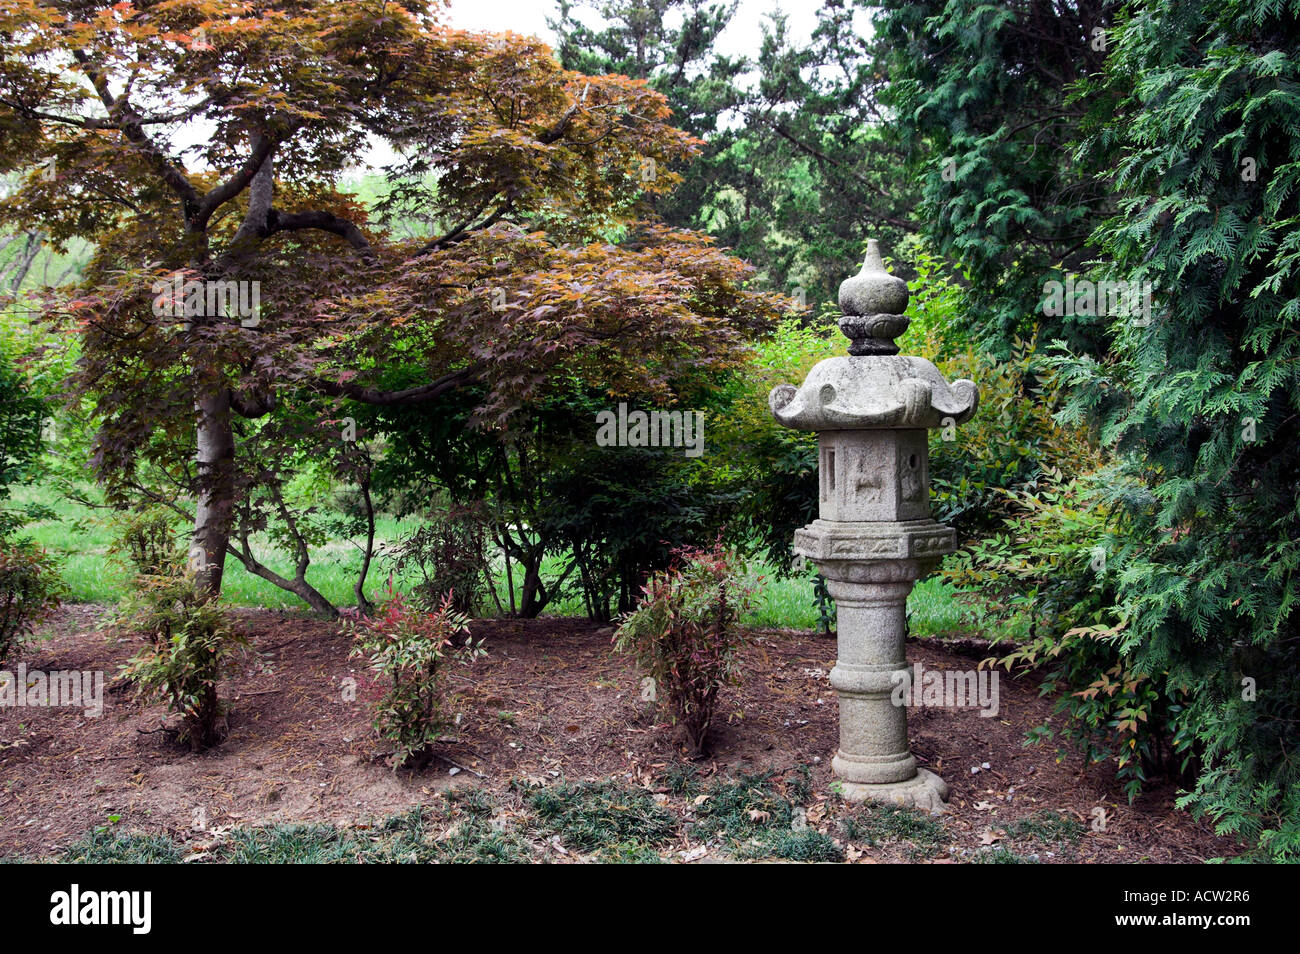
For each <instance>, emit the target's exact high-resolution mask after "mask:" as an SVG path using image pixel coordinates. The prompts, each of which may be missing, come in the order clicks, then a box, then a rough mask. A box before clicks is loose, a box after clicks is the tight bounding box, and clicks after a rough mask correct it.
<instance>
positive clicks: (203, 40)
mask: <svg viewBox="0 0 1300 954" xmlns="http://www.w3.org/2000/svg"><path fill="white" fill-rule="evenodd" d="M439 12H440V10H439V6H438V5H436V4H429V3H424V2H415V0H412V2H404V3H393V2H380V0H359V2H347V3H341V2H326V0H278V2H269V3H253V2H236V0H201V2H189V0H167V2H150V0H142V2H134V3H132V2H121V3H114V4H109V3H103V2H95V0H7V2H6V3H5V5H4V6H3V8H0V40H2V41H3V49H4V53H3V59H2V60H0V136H2V139H0V143H2V144H0V174H6V173H15V172H16V173H22V174H24V176H25V178H24V179H23V180H22V186H21V188H20V189H18V190H17V191H16V192H14V193H13V194H12V195H10V196H9V197H8V198H7V199H6V200H5V201H4V202H3V203H2V204H0V226H2V227H5V228H9V229H15V228H17V229H22V228H26V229H40V230H41V231H42V232H43V233H44V234H45V235H47V236H48V237H49V239H50V241H51V242H53V243H55V244H56V245H57V244H58V243H64V242H67V241H68V240H70V239H72V238H73V237H75V236H80V237H83V238H86V239H88V240H90V241H92V242H94V243H95V246H96V249H97V251H96V255H95V257H94V259H93V261H92V263H91V264H90V266H89V267H88V268H87V270H86V274H85V279H84V282H83V284H82V285H81V287H80V288H79V289H78V290H77V292H76V294H75V295H74V296H72V297H71V298H67V297H65V298H64V299H62V300H60V301H58V302H54V301H52V302H51V304H50V311H51V313H52V314H54V313H58V314H60V315H62V316H63V318H64V319H65V320H67V321H69V322H70V327H72V328H73V329H74V330H75V332H76V333H77V334H78V335H79V336H80V338H81V346H82V355H83V358H82V363H81V367H80V371H79V374H78V378H77V384H78V386H79V388H80V390H81V391H82V393H84V394H87V395H89V396H90V397H91V399H92V401H93V404H94V407H95V410H96V413H97V415H98V419H99V427H98V434H97V438H96V442H95V453H94V464H95V467H96V470H97V472H98V474H99V476H100V478H101V479H102V481H103V482H104V484H105V487H106V489H107V491H108V494H109V498H110V500H115V501H119V502H124V501H126V500H128V499H130V498H131V497H132V495H138V494H139V493H141V492H142V491H144V490H145V489H147V488H150V487H151V488H152V490H151V491H150V492H152V493H154V494H155V495H158V494H163V495H165V496H168V497H169V498H170V499H171V500H173V501H175V500H177V499H193V501H194V508H193V517H194V540H193V542H194V546H195V550H196V551H201V557H202V559H201V561H200V562H201V564H202V565H201V567H200V581H201V583H202V585H204V586H205V587H206V588H207V589H208V591H209V592H210V593H211V594H213V595H215V594H218V593H219V592H220V588H221V579H222V568H223V566H224V562H225V557H226V555H227V553H230V554H233V555H234V556H236V557H237V558H238V559H241V560H243V561H245V565H246V566H248V565H249V563H248V562H247V561H248V560H249V559H253V558H252V554H251V552H248V551H247V548H244V550H243V551H241V550H240V549H239V548H237V547H235V546H233V545H232V530H233V524H234V522H235V520H236V515H237V512H238V509H239V505H240V501H241V499H243V498H244V497H245V496H246V494H247V493H248V492H249V489H250V487H252V486H255V485H256V483H257V481H258V480H259V471H258V469H257V468H250V467H245V466H244V460H243V458H242V456H241V444H242V443H243V442H244V441H245V440H249V439H251V438H252V436H254V435H257V434H260V433H261V431H262V429H263V427H264V425H265V424H266V422H267V421H268V420H271V419H274V418H275V415H276V414H277V412H278V410H279V409H281V408H284V407H286V406H292V407H294V408H296V409H298V410H296V411H295V412H294V413H301V409H302V408H303V407H307V406H310V407H317V408H321V409H322V410H321V412H320V413H322V414H326V413H328V410H327V409H328V408H329V407H334V408H337V405H338V404H340V403H342V404H344V405H346V403H347V402H349V401H351V402H363V403H366V404H371V405H389V406H392V405H404V404H413V403H417V402H423V401H430V400H435V399H437V398H438V397H439V396H442V395H445V394H447V393H448V392H450V391H452V390H453V389H458V388H469V387H472V388H474V389H476V393H481V395H482V398H481V402H480V404H479V409H478V412H477V414H476V417H475V419H476V422H477V425H478V426H481V427H488V428H492V427H497V428H504V427H508V426H509V422H510V421H511V420H512V416H513V415H515V414H516V413H517V412H518V411H519V410H520V409H521V408H524V407H526V406H527V405H528V402H529V401H530V400H533V399H535V398H536V397H537V396H539V395H540V394H543V393H545V392H546V390H547V389H548V388H549V387H551V386H552V385H553V383H554V382H573V381H575V380H576V381H580V382H582V383H583V384H585V385H587V386H595V387H599V388H601V389H604V390H606V391H608V393H610V394H611V395H618V394H630V393H636V394H642V395H649V396H652V397H655V398H657V399H661V400H671V399H672V396H673V394H674V393H675V388H676V387H677V386H678V384H679V383H680V382H682V381H685V380H695V381H698V380H699V379H700V378H701V376H706V375H709V374H712V373H716V372H717V371H718V370H719V369H722V368H725V367H728V366H731V365H733V364H734V363H736V362H737V361H739V360H741V358H742V355H743V353H744V341H745V338H746V336H747V334H749V333H750V332H752V331H753V330H755V329H757V328H760V327H762V326H764V325H765V324H766V323H767V322H768V321H770V320H771V319H772V318H773V317H774V316H775V315H776V313H777V311H778V309H779V308H780V307H781V303H780V301H779V300H777V299H774V298H771V297H767V296H762V295H759V294H757V293H754V292H751V291H748V290H747V289H746V287H745V283H746V280H747V279H748V277H749V274H750V270H749V268H748V266H746V265H745V264H744V263H742V262H740V261H738V260H736V259H734V258H732V257H730V256H729V255H727V254H725V253H724V252H723V251H722V250H720V249H718V248H715V247H713V245H712V244H711V243H710V242H709V241H708V239H707V238H705V237H703V236H700V235H698V234H694V233H689V232H682V231H674V230H670V229H667V228H664V227H662V226H658V225H655V224H654V223H653V221H652V217H651V216H650V214H649V211H648V210H649V206H648V201H649V199H650V198H651V197H653V196H654V195H656V194H663V193H666V192H667V191H669V190H671V189H672V188H673V186H674V184H675V183H676V181H677V177H676V176H675V174H674V173H672V171H671V170H672V169H673V168H674V165H675V164H680V162H681V160H683V159H684V158H686V157H688V156H689V155H691V154H692V152H693V151H694V150H695V149H696V147H697V145H698V143H697V141H696V140H693V139H692V138H691V137H689V136H688V135H686V134H685V133H683V132H681V131H679V130H677V129H674V128H673V127H672V126H671V125H670V124H669V122H668V118H669V115H670V111H669V108H668V106H667V104H666V102H665V100H664V99H663V97H662V96H660V95H659V94H658V93H655V92H653V91H652V90H651V89H649V88H648V87H647V85H646V84H645V83H644V82H642V81H637V80H630V79H628V78H626V77H619V76H585V75H581V74H579V73H576V72H573V71H569V70H565V69H562V68H561V67H560V66H559V64H558V63H557V62H556V61H555V59H554V58H553V56H552V54H551V52H550V50H549V49H548V48H547V47H546V46H545V45H543V44H542V43H540V42H539V41H537V40H534V39H531V38H526V37H520V36H517V35H514V34H504V35H496V34H487V33H474V32H466V31H461V30H456V29H451V28H449V27H447V26H445V25H442V24H441V23H439V22H438V18H437V17H438V13H439ZM375 143H381V144H386V146H387V148H388V149H390V150H391V152H392V155H394V156H395V157H396V158H395V159H394V161H393V162H392V163H391V164H390V165H389V166H388V167H387V168H386V170H385V172H386V177H387V188H386V190H385V193H384V195H383V198H382V200H381V201H380V202H379V203H377V204H376V205H374V206H373V207H371V208H369V209H368V208H367V207H366V206H365V205H363V204H362V203H360V202H359V201H358V200H357V199H356V198H355V197H354V196H352V195H349V194H348V193H347V191H346V189H345V188H344V187H343V183H344V179H345V174H346V171H347V170H348V169H349V167H350V166H354V165H355V163H356V161H357V159H358V157H359V156H361V155H362V154H363V153H365V151H366V150H367V149H368V148H370V147H371V145H373V144H375ZM399 219H400V220H402V221H405V222H410V221H412V220H415V221H418V222H420V223H423V225H424V226H425V227H424V228H423V229H422V230H419V231H420V234H417V235H411V234H410V230H406V231H404V232H400V233H399V230H397V229H394V228H392V224H393V223H394V222H395V221H397V220H399ZM186 282H195V283H206V284H199V285H196V286H190V287H191V288H194V287H198V288H200V289H202V288H211V287H214V286H215V287H238V288H240V289H241V290H242V293H243V294H244V296H245V299H244V300H245V301H246V299H247V297H248V295H247V289H248V288H250V287H251V288H253V289H255V290H256V291H257V295H256V298H257V308H256V310H255V313H254V314H250V313H248V312H239V313H234V311H236V310H234V309H231V308H229V307H226V308H221V307H217V308H213V307H210V306H209V307H204V306H203V296H202V295H199V296H197V300H198V303H199V306H198V307H194V304H195V301H196V297H195V296H194V295H192V294H190V293H188V292H187V291H186V285H185V283H186ZM216 283H247V284H240V285H238V286H220V285H217V284H216ZM254 283H256V284H254ZM187 304H188V305H189V306H190V307H189V308H188V309H187V307H186V305H187ZM342 413H345V412H339V414H338V416H342ZM277 426H278V427H279V428H280V430H284V420H281V421H280V422H279V424H278V425H277ZM307 429H308V430H310V431H311V432H312V433H313V434H317V433H318V432H319V431H321V429H322V428H321V421H320V420H319V419H318V420H316V422H315V423H314V424H312V425H311V426H310V427H308V428H307ZM285 439H286V440H289V441H290V442H291V441H292V431H290V433H289V436H288V437H287V438H285ZM313 439H315V438H313ZM146 472H147V473H148V474H149V477H148V478H147V479H146V477H145V476H144V474H145V473H146ZM159 475H162V479H163V483H162V484H161V485H160V484H159V483H158V481H159ZM160 486H161V487H162V488H163V489H162V490H160V489H159V487H160ZM299 575H300V576H301V573H300V574H299ZM280 582H281V583H282V584H284V583H285V582H293V581H280ZM290 588H293V587H292V586H291V587H290ZM295 592H300V593H301V592H302V591H301V590H300V589H295Z"/></svg>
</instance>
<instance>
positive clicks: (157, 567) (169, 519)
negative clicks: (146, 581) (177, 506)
mask: <svg viewBox="0 0 1300 954" xmlns="http://www.w3.org/2000/svg"><path fill="white" fill-rule="evenodd" d="M175 521H176V517H175V515H174V514H172V513H171V512H170V511H166V510H162V509H160V508H149V509H145V510H136V511H127V512H124V513H118V514H116V515H114V518H113V521H112V522H113V528H114V534H113V537H114V539H113V543H112V545H111V546H110V547H109V553H112V554H115V555H118V556H121V557H124V558H125V559H126V561H127V562H128V563H129V564H130V566H131V569H133V570H134V571H135V572H136V573H137V574H143V575H145V576H158V575H160V574H165V573H167V571H168V567H170V566H171V565H172V564H174V563H175V562H176V529H175V527H174V524H175Z"/></svg>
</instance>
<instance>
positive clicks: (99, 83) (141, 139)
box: [72, 50, 202, 222]
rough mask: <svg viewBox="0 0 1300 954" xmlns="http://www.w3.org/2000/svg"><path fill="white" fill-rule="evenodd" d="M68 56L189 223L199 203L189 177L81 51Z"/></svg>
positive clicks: (198, 197)
mask: <svg viewBox="0 0 1300 954" xmlns="http://www.w3.org/2000/svg"><path fill="white" fill-rule="evenodd" d="M72 55H73V57H74V58H75V59H76V61H77V62H78V63H79V64H81V68H82V70H83V71H84V72H85V74H86V78H87V79H89V80H90V85H91V86H93V87H94V88H95V92H96V93H98V94H99V99H100V101H101V102H102V103H103V104H104V108H105V109H107V110H108V115H109V117H110V118H111V117H113V116H117V117H118V121H117V122H118V125H117V127H116V128H117V129H118V130H120V131H121V133H122V135H124V136H126V138H127V140H128V141H130V142H131V143H132V144H133V145H135V147H136V149H137V150H139V152H140V153H141V155H143V156H144V158H145V160H146V161H148V162H149V164H150V165H152V166H153V167H154V170H155V171H156V172H157V173H158V174H159V175H160V176H161V177H162V180H163V182H164V183H165V184H166V185H167V186H168V188H170V189H171V190H172V191H173V192H175V193H176V195H177V196H179V197H180V200H181V205H182V207H183V208H184V210H185V218H186V221H187V222H192V221H193V219H194V217H195V215H196V214H197V213H198V211H199V208H200V206H201V204H202V199H201V197H200V196H199V190H198V189H196V188H194V184H193V183H192V182H190V180H189V177H188V176H186V175H185V173H184V172H182V171H181V170H180V169H179V168H177V167H176V166H175V165H174V164H173V163H172V162H171V160H170V159H168V158H167V156H166V154H165V153H164V152H163V151H162V149H161V148H160V147H159V146H158V144H157V143H156V142H154V141H153V140H152V139H151V138H149V135H148V134H147V133H146V132H145V131H144V126H143V125H142V124H141V122H140V117H139V116H138V115H137V113H136V111H135V108H134V107H133V106H132V105H131V104H130V102H128V101H127V99H126V97H125V96H122V97H119V98H115V97H114V96H113V93H112V91H111V90H110V89H109V88H108V80H107V79H105V78H104V74H103V73H101V72H100V71H99V70H98V69H96V68H95V67H94V66H93V65H92V64H91V62H90V57H89V56H87V55H86V52H85V51H84V50H73V51H72Z"/></svg>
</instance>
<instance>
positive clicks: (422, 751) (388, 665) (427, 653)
mask: <svg viewBox="0 0 1300 954" xmlns="http://www.w3.org/2000/svg"><path fill="white" fill-rule="evenodd" d="M344 626H345V627H346V628H347V629H348V630H350V631H351V632H352V634H353V638H354V639H355V640H356V646H355V648H354V649H353V650H352V655H353V656H361V657H364V658H365V659H366V660H367V663H368V665H369V667H370V668H371V669H372V670H373V671H374V672H376V673H378V674H379V676H380V677H381V679H383V680H384V681H386V682H387V685H386V687H385V688H384V690H383V691H382V694H381V695H380V696H379V698H378V699H376V700H375V703H374V726H375V731H376V732H377V733H378V734H379V736H380V737H381V738H383V739H385V740H386V741H388V742H390V743H392V744H393V745H394V747H395V748H394V751H393V754H392V757H391V763H392V765H393V766H394V767H397V766H399V765H407V766H418V765H423V764H424V762H425V761H427V758H428V754H429V749H430V747H431V746H432V745H433V744H434V743H435V742H436V741H437V740H438V737H439V736H441V735H442V734H443V732H444V731H445V730H446V729H447V727H448V726H449V725H450V724H451V722H450V719H449V718H448V715H447V707H446V689H445V687H444V685H443V683H444V678H443V677H444V675H445V673H446V669H447V665H448V663H451V662H459V663H462V664H467V663H469V662H472V661H473V660H474V659H476V658H478V657H479V656H481V655H484V652H485V651H484V650H483V648H482V640H480V641H479V642H478V643H474V642H473V641H466V642H465V643H464V644H463V645H457V644H456V640H457V638H458V637H460V636H461V635H462V634H464V633H466V632H468V629H469V620H468V619H467V618H466V617H465V616H464V615H462V614H460V613H458V612H456V610H455V609H454V608H453V606H452V598H451V594H448V595H446V596H445V597H443V601H442V603H441V605H439V606H438V608H437V609H435V610H434V611H433V612H424V611H422V610H419V609H416V608H415V607H413V606H411V605H410V604H409V603H408V602H407V599H406V597H405V596H403V595H402V594H401V593H399V592H397V591H396V590H394V589H393V587H392V585H391V584H390V585H389V587H388V599H387V601H386V602H385V603H384V607H383V611H382V612H381V613H380V614H379V615H378V616H375V617H369V618H368V617H361V618H359V619H358V620H356V621H347V622H345V623H344Z"/></svg>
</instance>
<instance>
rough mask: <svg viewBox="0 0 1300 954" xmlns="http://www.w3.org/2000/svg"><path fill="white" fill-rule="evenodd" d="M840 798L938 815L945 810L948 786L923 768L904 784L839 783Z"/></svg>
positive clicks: (946, 808) (946, 807)
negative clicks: (915, 809) (899, 806)
mask: <svg viewBox="0 0 1300 954" xmlns="http://www.w3.org/2000/svg"><path fill="white" fill-rule="evenodd" d="M838 787H839V790H840V796H841V797H842V798H843V799H844V800H845V801H846V802H878V803H880V804H884V805H903V806H905V807H907V808H919V809H921V810H922V811H927V812H930V813H931V814H932V815H938V814H941V813H942V812H946V811H947V810H948V806H947V805H946V804H944V803H945V802H947V801H948V783H947V782H945V781H944V780H943V779H941V778H940V777H939V776H937V775H935V774H934V773H933V772H929V771H926V770H925V769H917V771H916V777H915V778H910V779H908V780H907V781H906V782H885V783H883V784H866V783H863V782H839V783H838Z"/></svg>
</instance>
